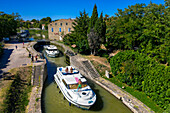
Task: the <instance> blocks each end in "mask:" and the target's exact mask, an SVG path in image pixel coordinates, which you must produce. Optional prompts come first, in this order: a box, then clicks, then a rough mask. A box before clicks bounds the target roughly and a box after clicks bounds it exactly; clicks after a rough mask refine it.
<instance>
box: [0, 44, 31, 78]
mask: <svg viewBox="0 0 170 113" xmlns="http://www.w3.org/2000/svg"><path fill="white" fill-rule="evenodd" d="M27 45H28V43H25V44H24V47H23V43H7V44H5V46H4V54H3V55H2V56H1V57H0V75H1V74H2V73H3V72H7V71H8V70H10V69H12V68H16V67H20V66H25V65H29V64H30V63H31V59H30V58H28V55H29V53H28V51H27V50H26V48H25V47H26V46H27ZM16 46H17V49H16Z"/></svg>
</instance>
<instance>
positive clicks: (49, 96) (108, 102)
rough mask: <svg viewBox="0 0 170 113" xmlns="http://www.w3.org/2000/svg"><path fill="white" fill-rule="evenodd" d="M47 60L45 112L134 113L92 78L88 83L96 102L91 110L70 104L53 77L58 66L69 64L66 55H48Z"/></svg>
mask: <svg viewBox="0 0 170 113" xmlns="http://www.w3.org/2000/svg"><path fill="white" fill-rule="evenodd" d="M46 60H47V71H48V76H47V79H46V81H45V83H44V88H43V96H42V110H43V113H132V112H131V111H130V110H129V109H128V108H127V107H126V106H125V105H124V104H123V103H122V102H121V101H120V100H118V99H117V98H115V97H114V96H113V95H111V94H110V93H108V92H107V91H106V90H105V89H103V88H101V87H100V86H98V85H97V84H95V83H93V82H92V81H90V80H88V84H89V85H90V86H91V88H92V89H93V91H94V92H95V93H96V96H97V100H96V103H95V104H94V105H93V106H92V107H91V108H90V109H89V110H83V109H80V108H77V107H76V106H74V105H71V106H69V103H68V101H67V100H66V99H65V100H64V98H63V95H62V93H59V88H57V84H56V83H55V82H54V77H53V75H54V74H55V73H56V68H57V67H58V66H67V64H66V63H65V56H64V55H63V54H61V55H60V56H59V57H57V58H49V57H46Z"/></svg>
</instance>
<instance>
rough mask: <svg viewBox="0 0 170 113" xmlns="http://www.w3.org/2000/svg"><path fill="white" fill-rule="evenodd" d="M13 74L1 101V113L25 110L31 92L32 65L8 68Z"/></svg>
mask: <svg viewBox="0 0 170 113" xmlns="http://www.w3.org/2000/svg"><path fill="white" fill-rule="evenodd" d="M10 72H11V73H12V74H14V75H15V78H14V80H13V81H12V83H11V85H10V88H9V89H8V90H7V91H6V95H5V97H4V98H5V99H4V101H3V105H2V106H3V109H2V111H3V113H12V112H20V113H21V112H25V109H26V106H27V105H28V102H29V99H28V98H29V93H30V92H31V88H32V86H31V73H32V67H22V68H14V69H12V70H10Z"/></svg>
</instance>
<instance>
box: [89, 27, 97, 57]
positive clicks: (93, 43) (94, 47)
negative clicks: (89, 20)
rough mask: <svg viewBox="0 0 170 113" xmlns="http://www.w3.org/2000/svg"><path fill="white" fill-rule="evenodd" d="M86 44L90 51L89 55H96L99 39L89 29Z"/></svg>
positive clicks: (92, 30)
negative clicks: (87, 43)
mask: <svg viewBox="0 0 170 113" xmlns="http://www.w3.org/2000/svg"><path fill="white" fill-rule="evenodd" d="M87 36H88V42H89V47H90V49H91V54H94V55H96V53H97V50H98V49H99V48H100V43H99V42H100V37H99V36H98V35H97V33H96V32H95V31H94V29H90V32H89V33H88V35H87Z"/></svg>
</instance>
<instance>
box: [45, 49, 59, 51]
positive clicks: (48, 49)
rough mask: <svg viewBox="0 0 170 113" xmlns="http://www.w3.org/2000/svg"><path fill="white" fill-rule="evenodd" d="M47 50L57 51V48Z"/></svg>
mask: <svg viewBox="0 0 170 113" xmlns="http://www.w3.org/2000/svg"><path fill="white" fill-rule="evenodd" d="M47 50H48V51H57V49H47Z"/></svg>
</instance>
